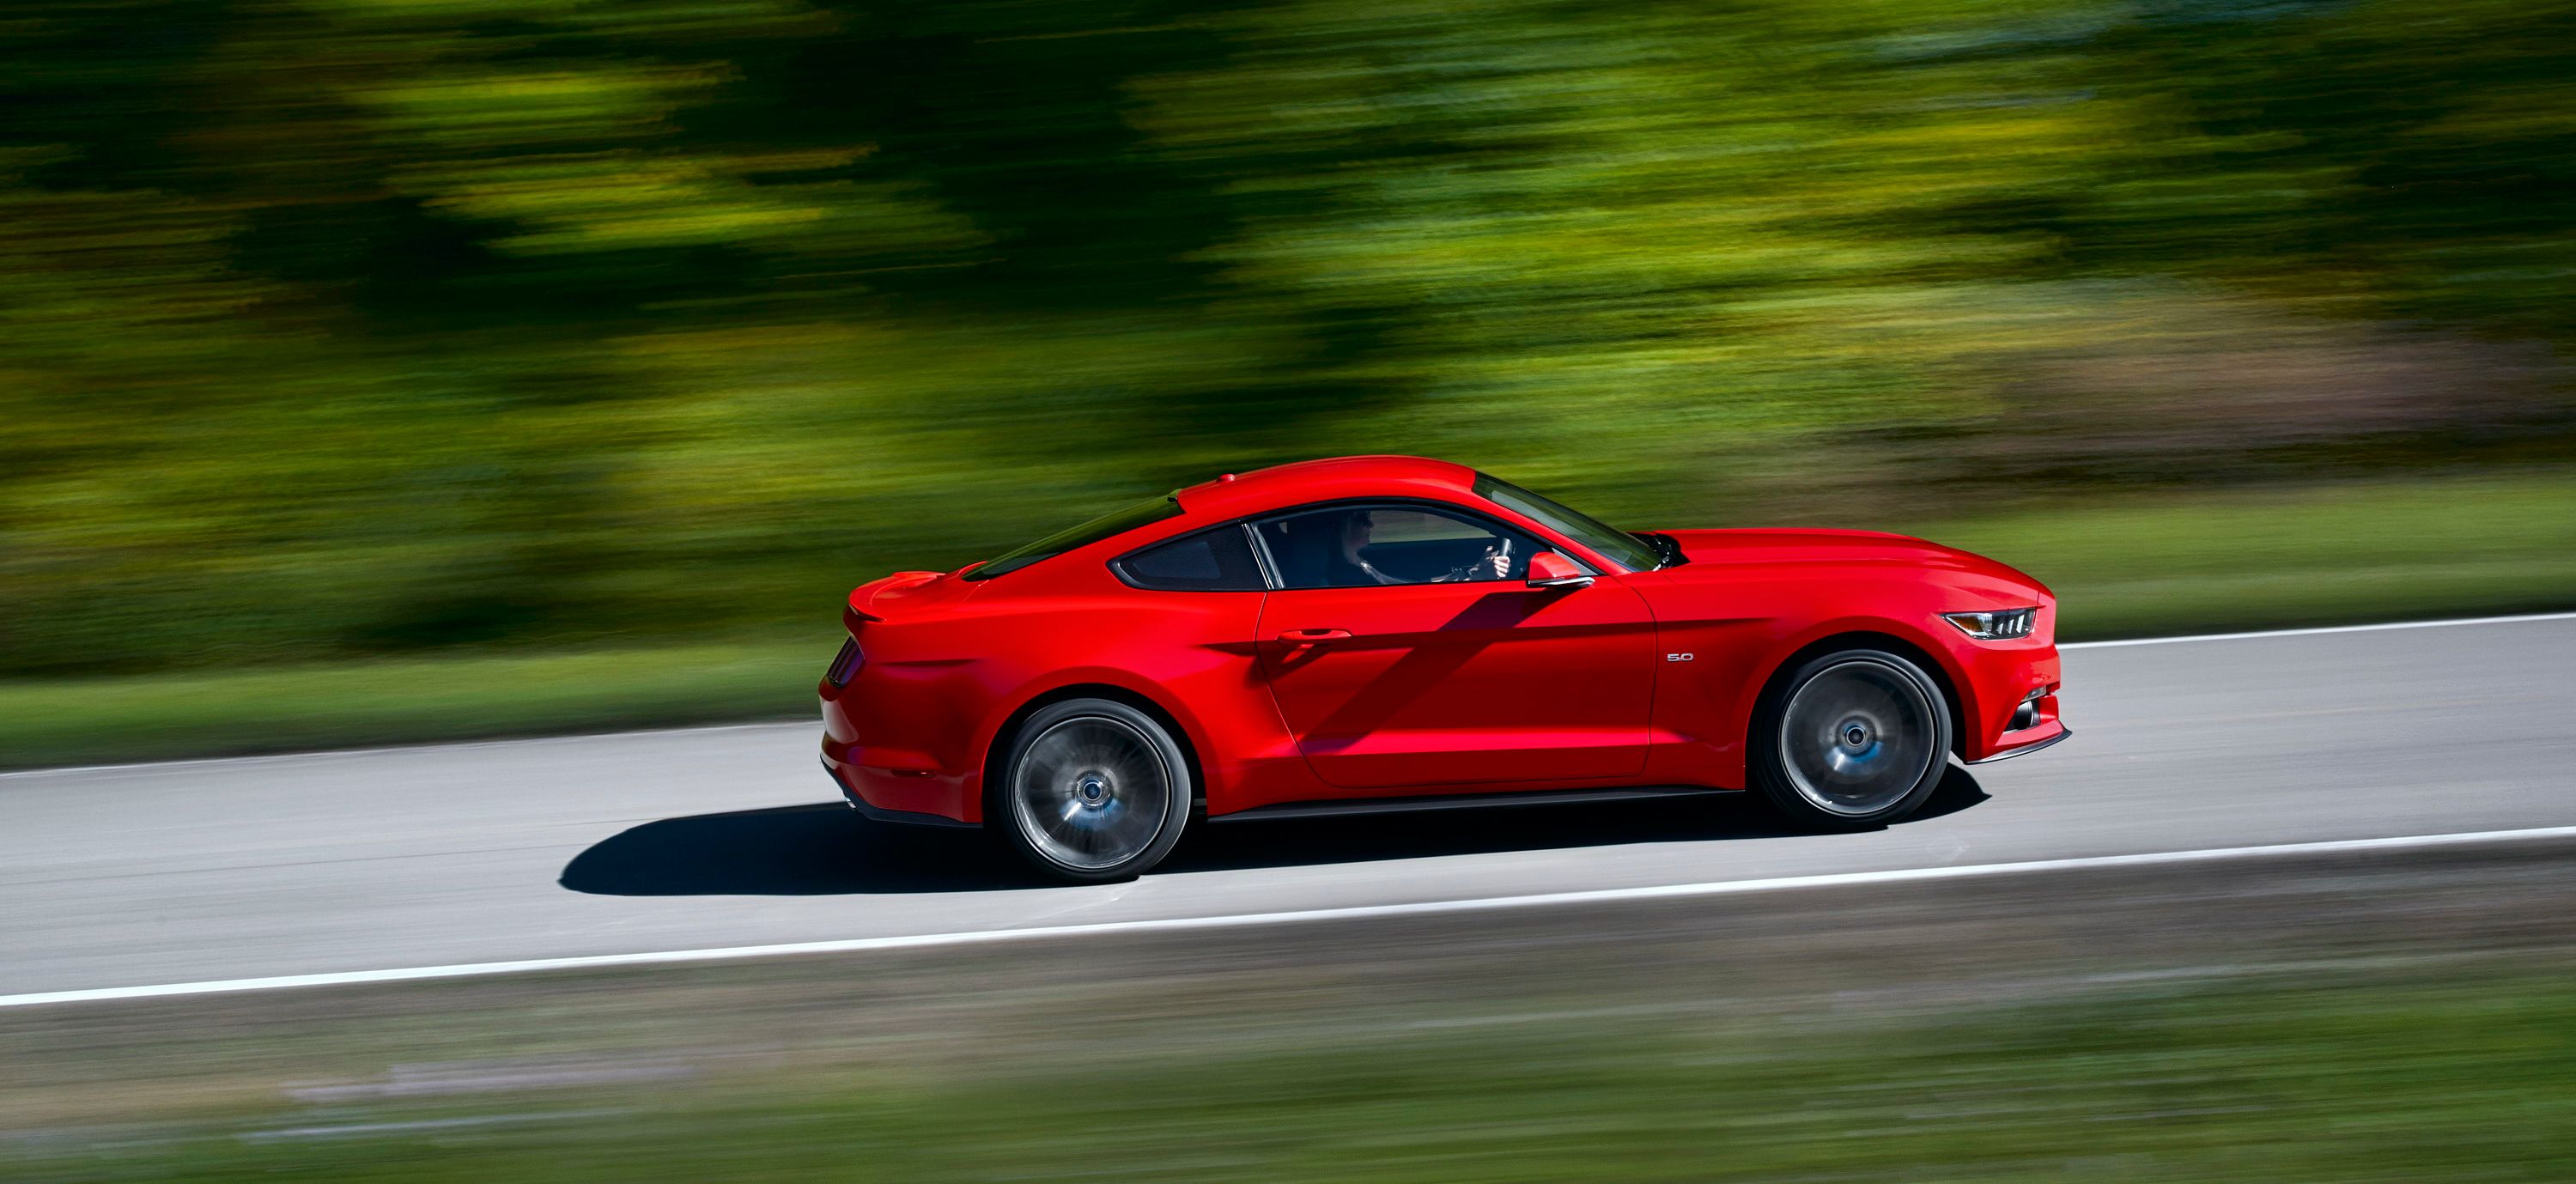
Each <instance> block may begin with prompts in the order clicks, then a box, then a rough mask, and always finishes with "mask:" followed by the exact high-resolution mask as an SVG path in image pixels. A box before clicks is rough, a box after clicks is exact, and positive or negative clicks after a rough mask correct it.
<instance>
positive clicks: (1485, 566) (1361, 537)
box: [1338, 510, 1512, 586]
mask: <svg viewBox="0 0 2576 1184" xmlns="http://www.w3.org/2000/svg"><path fill="white" fill-rule="evenodd" d="M1376 531H1377V513H1376V511H1373V510H1359V511H1355V512H1353V513H1349V514H1344V515H1343V516H1342V540H1341V554H1340V556H1339V558H1340V559H1341V564H1342V567H1343V569H1344V572H1345V575H1346V577H1347V578H1345V579H1343V580H1341V581H1338V582H1339V583H1341V584H1343V585H1344V586H1349V585H1353V584H1361V585H1365V584H1411V583H1427V584H1456V583H1468V582H1479V581H1485V580H1499V579H1503V578H1505V577H1507V576H1509V575H1510V574H1511V570H1512V540H1511V539H1510V538H1509V537H1508V536H1505V537H1498V538H1496V539H1495V540H1494V541H1493V544H1492V545H1491V546H1488V547H1486V548H1485V553H1484V554H1482V555H1479V556H1477V557H1476V558H1475V559H1473V560H1471V561H1469V562H1467V563H1464V564H1461V565H1459V566H1457V567H1453V568H1450V569H1449V570H1448V571H1445V572H1442V573H1441V574H1439V575H1436V576H1433V577H1431V578H1430V579H1428V580H1418V581H1417V580H1406V579H1401V578H1398V577H1396V576H1392V575H1388V574H1387V573H1385V572H1383V571H1380V570H1378V568H1377V565H1375V564H1372V563H1370V562H1369V561H1368V560H1367V559H1366V558H1365V557H1363V556H1362V555H1361V554H1360V551H1361V549H1362V548H1364V547H1366V546H1368V545H1369V539H1370V537H1371V536H1372V535H1373V534H1375V533H1376Z"/></svg>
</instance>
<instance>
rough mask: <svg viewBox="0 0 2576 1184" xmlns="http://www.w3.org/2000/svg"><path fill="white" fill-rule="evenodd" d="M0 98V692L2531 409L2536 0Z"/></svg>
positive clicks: (664, 3)
mask: <svg viewBox="0 0 2576 1184" xmlns="http://www.w3.org/2000/svg"><path fill="white" fill-rule="evenodd" d="M0 112H5V118H0V424H4V425H5V427H0V604H5V606H6V608H7V611H6V612H5V613H0V674H10V675H51V674H61V673H69V672H76V671H84V670H94V669H98V668H100V667H105V668H108V669H115V670H125V671H130V670H136V669H146V668H151V667H156V666H165V665H171V664H198V665H214V664H222V665H243V664H268V663H277V662H289V661H328V660H335V659H338V658H344V657H350V656H359V655H380V654H387V653H398V652H411V651H420V650H424V649H429V648H435V647H458V646H471V647H496V646H497V647H527V646H557V645H582V646H593V645H614V646H634V645H647V644H659V643H661V642H664V641H668V640H671V639H684V638H697V637H706V636H715V635H732V636H739V635H747V634H751V633H758V632H761V631H764V630H768V629H771V628H773V627H776V626H778V625H779V624H780V623H783V622H810V621H821V622H823V623H824V627H828V623H829V620H830V616H831V605H832V603H833V600H834V598H835V596H836V595H837V593H838V592H839V591H840V590H841V589H843V588H846V587H847V586H849V585H850V584H852V583H855V582H857V581H858V580H861V579H864V578H868V577H870V576H873V575H875V574H877V573H879V572H881V571H884V570H887V569H889V568H892V567H896V566H947V565H953V564H956V563H961V562H964V561H966V560H969V559H973V558H977V557H981V556H986V555H990V554H992V553H995V552H997V551H999V550H1001V549H1005V548H1006V547H1008V546H1009V545H1010V544H1012V543H1015V542H1018V541H1021V540H1023V539H1025V538H1027V537H1032V536H1034V535H1036V534H1039V533H1044V532H1045V531H1046V530H1048V529H1051V528H1052V527H1053V526H1056V525H1061V524H1062V523H1063V522H1065V521H1069V520H1072V519H1077V518H1080V517H1084V516H1086V515H1087V514H1088V512H1090V511H1091V510H1093V509H1095V508H1098V507H1101V506H1106V505H1111V504H1114V503H1115V502H1116V501H1117V500H1119V499H1122V498H1127V497H1132V496H1135V495H1137V494H1139V493H1141V492H1145V491H1150V490H1157V489H1162V488H1168V487H1171V486H1174V485H1178V484H1182V483H1186V482H1189V481H1193V480H1198V479H1203V478H1205V477H1206V476H1208V475H1210V474H1212V473H1214V472H1216V471H1218V470H1219V469H1239V468H1243V467H1248V466H1252V465H1257V464H1261V463H1265V462H1269V461H1276V460H1283V459H1290V458H1295V457H1301V456H1311V455H1319V454H1329V453H1335V452H1349V451H1409V452H1424V453H1431V454H1437V455H1446V456H1450V457H1453V458H1456V459H1460V460H1465V461H1468V462H1471V463H1475V464H1479V465H1481V466H1484V467H1488V468H1492V469H1495V470H1498V471H1501V472H1504V473H1507V474H1509V475H1511V476H1513V477H1514V478H1515V479H1517V480H1520V481H1523V482H1524V483H1527V484H1531V485H1534V486H1536V487H1539V488H1542V489H1545V490H1548V491H1550V492H1553V493H1557V494H1559V495H1561V496H1563V497H1565V498H1567V499H1568V500H1571V501H1574V502H1576V503H1577V504H1582V505H1586V506H1587V507H1589V508H1594V509H1596V510H1598V511H1599V512H1602V513H1605V514H1607V515H1610V516H1613V517H1615V518H1618V519H1621V520H1625V521H1629V522H1632V523H1634V524H1637V525H1650V524H1677V523H1683V524H1725V523H1731V522H1746V521H1755V520H1763V519H1802V520H1817V519H1819V518H1833V519H1834V520H1837V521H1843V522H1849V523H1853V524H1858V523H1862V522H1878V521H1894V520H1915V521H1920V520H1925V519H1937V518H1945V517H1960V516H1964V515H1967V514H1970V513H1971V512H1986V511H1998V510H2008V509H2011V508H2013V507H2016V506H2028V505H2031V504H2034V503H2040V504H2044V499H2047V498H2049V497H2050V496H2052V495H2056V494H2062V493H2066V492H2069V491H2077V492H2084V493H2088V494H2098V493H2101V492H2102V491H2105V490H2109V491H2115V492H2129V491H2139V490H2149V491H2158V490H2171V489H2176V488H2184V487H2192V486H2199V485H2205V484H2209V483H2214V482H2240V483H2241V482H2259V481H2269V480H2275V479H2279V478H2283V477H2300V478H2316V477H2319V476H2321V475H2323V476H2336V475H2344V474H2353V475H2362V474H2385V473H2388V472H2415V471H2420V470H2423V469H2426V468H2428V467H2443V466H2451V467H2456V466H2460V465H2463V464H2472V463H2482V462H2486V461H2490V460H2512V461H2515V462H2535V461H2536V462H2546V463H2557V462H2559V461H2563V460H2565V459H2566V458H2567V457H2568V456H2569V455H2570V454H2571V452H2576V450H2571V449H2570V447H2569V443H2570V440H2571V435H2570V432H2569V427H2570V424H2571V421H2576V415H2571V408H2570V402H2569V400H2568V399H2567V397H2566V390H2567V384H2566V382H2565V379H2566V374H2565V370H2564V364H2563V363H2562V362H2561V361H2560V359H2559V352H2560V351H2561V350H2562V349H2563V347H2564V346H2566V345H2567V344H2568V343H2569V340H2570V337H2571V330H2576V324H2572V323H2571V320H2570V315H2569V312H2568V310H2569V309H2570V308H2571V307H2576V299H2572V298H2576V205H2571V203H2570V202H2569V200H2568V194H2570V193H2571V192H2576V118H2571V115H2576V5H2570V4H2567V3H2562V2H2534V0H2354V2H2340V0H2339V2H2332V3H2327V2H2309V0H2275V2H2266V3H2219V2H2217V0H2138V2H2130V3H2091V2H2062V0H2036V2H2027V3H1995V2H1983V0H1917V2H1912V3H1889V2H1885V0H1794V2H1787V0H1784V2H1769V0H1753V2H1742V3H1727V4H1666V3H1653V2H1641V3H1632V4H1621V5H1601V6H1591V5H1571V4H1562V3H1550V2H1539V0H1482V2H1479V3H1474V4H1467V3H1456V2H1453V0H1366V2H1362V0H1280V2H1275V3H1258V4H1253V3H1239V4H1238V3H1193V2H1187V0H1168V2H1165V0H1087V2H1076V0H943V2H941V3H935V4H909V5H907V4H863V3H831V2H826V0H688V2H685V3H683V2H678V0H630V2H626V3H615V4H611V3H597V2H586V0H506V2H504V0H239V2H215V0H179V2H146V0H131V2H125V0H22V2H20V3H17V4H13V5H12V6H11V7H10V8H9V10H8V11H7V13H6V14H5V16H0ZM2004 557H2005V558H2007V559H2010V558H2012V557H2013V556H2012V554H2011V553H2010V551H2009V550H2007V551H2005V554H2004Z"/></svg>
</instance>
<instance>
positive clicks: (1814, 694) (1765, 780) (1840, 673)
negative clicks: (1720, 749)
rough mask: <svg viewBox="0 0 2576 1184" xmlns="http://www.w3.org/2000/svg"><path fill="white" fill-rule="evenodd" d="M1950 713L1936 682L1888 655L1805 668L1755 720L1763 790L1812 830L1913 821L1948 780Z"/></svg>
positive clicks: (1857, 655) (1839, 658)
mask: <svg viewBox="0 0 2576 1184" xmlns="http://www.w3.org/2000/svg"><path fill="white" fill-rule="evenodd" d="M1950 730H1951V722H1950V709H1949V705H1948V704H1947V703H1946V702H1945V701H1944V700H1943V699H1942V697H1941V688H1940V687H1939V685H1937V684H1935V683H1934V682H1933V681H1932V676H1931V675H1930V674H1927V673H1925V672H1924V670H1923V668H1922V667H1921V666H1919V665H1917V664H1916V663H1915V662H1914V661H1912V660H1911V659H1908V658H1906V657H1904V656H1902V655H1899V654H1892V653H1888V652H1886V651H1884V650H1871V649H1850V650H1840V651H1837V652H1834V653H1829V654H1824V655H1821V656H1819V657H1816V658H1814V659H1811V660H1809V661H1808V662H1806V663H1804V664H1802V665H1801V666H1799V667H1798V669H1797V671H1796V672H1794V673H1793V674H1791V675H1790V676H1789V677H1788V678H1787V679H1786V680H1784V681H1783V682H1781V683H1780V685H1779V687H1778V689H1777V690H1775V691H1774V692H1773V693H1772V694H1771V696H1769V697H1768V698H1767V699H1766V700H1765V701H1764V703H1763V706H1762V710H1761V711H1760V712H1759V713H1758V714H1757V715H1756V716H1755V720H1754V728H1753V736H1752V737H1751V739H1752V745H1751V751H1750V752H1749V753H1748V756H1749V757H1750V760H1751V764H1752V766H1753V775H1754V782H1755V784H1756V786H1757V787H1759V788H1760V789H1761V791H1762V793H1763V795H1764V796H1765V797H1768V798H1769V799H1770V800H1771V803H1772V804H1773V805H1774V806H1777V807H1779V808H1780V810H1781V812H1783V813H1785V814H1787V815H1789V816H1790V817H1791V818H1793V819H1796V820H1798V821H1800V822H1804V823H1807V824H1809V825H1813V826H1821V827H1828V828H1833V829H1857V828H1862V827H1870V826H1880V825H1884V824H1886V823H1890V822H1894V821H1896V820H1898V819H1900V818H1903V817H1905V816H1906V815H1908V814H1911V813H1913V812H1914V811H1915V810H1916V809H1917V808H1918V807H1920V806H1922V804H1923V801H1924V799H1926V798H1929V797H1931V796H1932V791H1933V789H1934V788H1935V787H1937V786H1938V785H1940V783H1941V775H1942V774H1943V773H1944V772H1947V771H1948V768H1949V753H1950Z"/></svg>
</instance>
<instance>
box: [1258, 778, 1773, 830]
mask: <svg viewBox="0 0 2576 1184" xmlns="http://www.w3.org/2000/svg"><path fill="white" fill-rule="evenodd" d="M1741 792H1743V791H1742V790H1735V789H1707V788H1703V787H1701V786H1696V785H1674V786H1659V787H1650V788H1642V789H1543V790H1524V791H1521V792H1519V793H1443V794H1425V795H1421V796H1417V797H1400V798H1347V799H1336V800H1332V801H1321V802H1280V803H1278V804H1276V805H1269V806H1255V807H1253V808H1251V809H1249V810H1237V811H1235V812H1234V813H1232V814H1218V815H1214V816H1212V817H1210V818H1209V819H1208V821H1210V822H1260V821H1263V820H1268V819H1283V818H1341V817H1347V816H1349V815H1354V814H1405V813H1412V812H1414V811H1419V810H1481V809H1484V808H1486V807H1488V806H1571V805H1580V804H1583V803H1586V802H1638V801H1656V800H1661V799H1664V798H1703V797H1715V796H1717V795H1719V794H1729V793H1741Z"/></svg>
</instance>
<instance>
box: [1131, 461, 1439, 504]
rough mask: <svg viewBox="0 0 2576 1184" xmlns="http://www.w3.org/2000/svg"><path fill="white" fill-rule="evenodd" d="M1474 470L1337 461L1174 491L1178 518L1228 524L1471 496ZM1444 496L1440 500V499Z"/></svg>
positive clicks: (1436, 463)
mask: <svg viewBox="0 0 2576 1184" xmlns="http://www.w3.org/2000/svg"><path fill="white" fill-rule="evenodd" d="M1475 484H1476V470H1474V469H1471V468H1468V467H1467V466H1465V465H1461V464H1452V463H1450V462H1448V461H1445V460H1432V459H1430V458H1428V457H1420V456H1337V457H1330V458H1327V459H1324V460H1303V461H1298V462H1296V463H1295V464H1285V465H1277V466H1274V467H1272V468H1267V469H1256V470H1254V471H1252V472H1249V473H1245V474H1243V475H1241V476H1236V475H1234V474H1231V473H1229V474H1226V475H1225V476H1222V477H1219V478H1217V479H1215V480H1213V481H1206V482H1202V483H1200V484H1197V485H1192V486H1190V487H1188V488H1186V489H1182V490H1179V491H1176V492H1175V493H1174V494H1173V497H1175V498H1176V499H1178V500H1179V502H1180V504H1181V510H1182V512H1183V513H1186V514H1189V515H1191V516H1193V517H1196V516H1200V515H1207V516H1213V517H1218V518H1233V517H1238V516H1240V515H1244V514H1258V513H1261V512H1262V511H1264V510H1276V509H1282V508H1285V507H1289V506H1298V505H1304V504H1306V503H1308V502H1321V501H1334V500H1337V499H1341V498H1354V497H1430V498H1433V499H1435V500H1440V501H1453V500H1456V499H1457V498H1458V496H1459V495H1461V494H1469V493H1473V492H1474V490H1475ZM1443 495H1446V496H1443Z"/></svg>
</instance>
